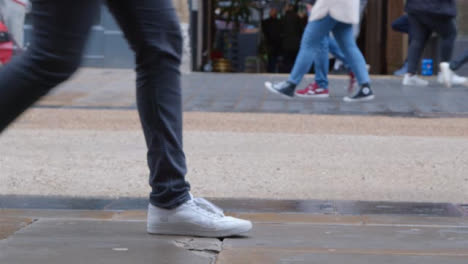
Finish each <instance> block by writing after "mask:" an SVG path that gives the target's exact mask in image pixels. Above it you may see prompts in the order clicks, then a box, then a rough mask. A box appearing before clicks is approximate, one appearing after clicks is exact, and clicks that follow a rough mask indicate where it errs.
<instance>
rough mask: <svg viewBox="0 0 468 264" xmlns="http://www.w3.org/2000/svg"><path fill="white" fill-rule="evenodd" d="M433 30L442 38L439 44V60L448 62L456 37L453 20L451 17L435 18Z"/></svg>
mask: <svg viewBox="0 0 468 264" xmlns="http://www.w3.org/2000/svg"><path fill="white" fill-rule="evenodd" d="M432 22H433V23H434V31H435V32H436V33H437V34H439V36H440V37H441V39H442V43H441V45H440V48H441V52H440V54H441V56H440V57H441V61H442V62H449V61H450V60H451V59H452V53H453V47H454V45H455V39H456V38H457V26H456V24H455V20H454V19H452V18H449V19H441V20H435V19H433V20H432Z"/></svg>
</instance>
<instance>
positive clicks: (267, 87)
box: [265, 82, 293, 99]
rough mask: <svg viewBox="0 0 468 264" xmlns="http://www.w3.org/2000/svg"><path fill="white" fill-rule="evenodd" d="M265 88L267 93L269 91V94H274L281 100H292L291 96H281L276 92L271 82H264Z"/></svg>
mask: <svg viewBox="0 0 468 264" xmlns="http://www.w3.org/2000/svg"><path fill="white" fill-rule="evenodd" d="M265 88H266V89H267V90H268V91H270V92H272V93H274V94H277V95H280V96H281V97H283V98H286V99H292V98H293V96H288V95H285V94H282V93H280V92H278V91H277V90H275V89H274V88H273V84H272V83H271V82H265Z"/></svg>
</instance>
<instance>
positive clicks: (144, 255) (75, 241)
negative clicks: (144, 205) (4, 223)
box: [0, 220, 220, 264]
mask: <svg viewBox="0 0 468 264" xmlns="http://www.w3.org/2000/svg"><path fill="white" fill-rule="evenodd" d="M218 242H219V240H217V239H192V238H188V239H186V238H183V237H158V236H151V235H148V234H146V233H145V223H141V222H117V221H111V222H110V221H104V222H102V221H83V220H39V221H37V222H35V223H34V224H33V225H30V226H28V227H27V228H24V229H22V230H20V231H18V232H16V234H15V235H13V236H10V237H9V238H8V239H7V240H3V241H0V263H8V264H24V263H36V264H43V263H44V264H63V263H68V264H83V263H99V264H107V263H109V264H111V263H112V264H119V263H120V264H128V263H133V264H140V263H141V264H143V263H144V264H147V263H168V264H173V263H194V264H210V263H214V260H215V253H212V252H215V251H216V250H217V249H218V248H219V247H216V245H217V243H218ZM219 243H220V242H219ZM191 244H193V246H191ZM205 248H206V249H207V251H206V252H204V250H205ZM200 252H201V253H200Z"/></svg>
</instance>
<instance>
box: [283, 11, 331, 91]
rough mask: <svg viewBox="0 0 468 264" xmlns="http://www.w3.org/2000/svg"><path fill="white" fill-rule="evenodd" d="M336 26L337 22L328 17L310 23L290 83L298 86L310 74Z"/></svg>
mask: <svg viewBox="0 0 468 264" xmlns="http://www.w3.org/2000/svg"><path fill="white" fill-rule="evenodd" d="M335 24H336V20H334V19H333V18H331V17H330V16H327V17H325V18H323V19H321V20H316V21H312V22H309V23H308V24H307V26H306V29H305V30H304V34H303V35H302V41H301V48H300V50H299V54H298V55H297V58H296V62H295V63H294V67H293V69H292V72H291V74H290V76H289V82H290V83H293V84H295V85H298V84H299V83H300V82H301V80H302V78H303V77H304V75H305V74H306V73H307V72H309V70H310V67H311V66H312V63H314V61H315V57H316V56H317V53H318V52H319V51H320V45H321V43H322V42H321V41H322V40H323V38H325V37H327V36H328V34H329V32H330V30H331V29H332V28H333V27H334V25H335Z"/></svg>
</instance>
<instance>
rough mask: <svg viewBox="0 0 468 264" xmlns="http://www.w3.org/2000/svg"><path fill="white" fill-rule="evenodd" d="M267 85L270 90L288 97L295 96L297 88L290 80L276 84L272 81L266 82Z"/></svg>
mask: <svg viewBox="0 0 468 264" xmlns="http://www.w3.org/2000/svg"><path fill="white" fill-rule="evenodd" d="M265 87H266V88H267V89H268V91H270V92H272V93H275V94H279V95H281V96H283V97H286V98H288V99H290V98H293V97H294V91H295V90H296V85H295V84H293V83H290V82H279V83H275V84H273V83H271V82H265Z"/></svg>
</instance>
